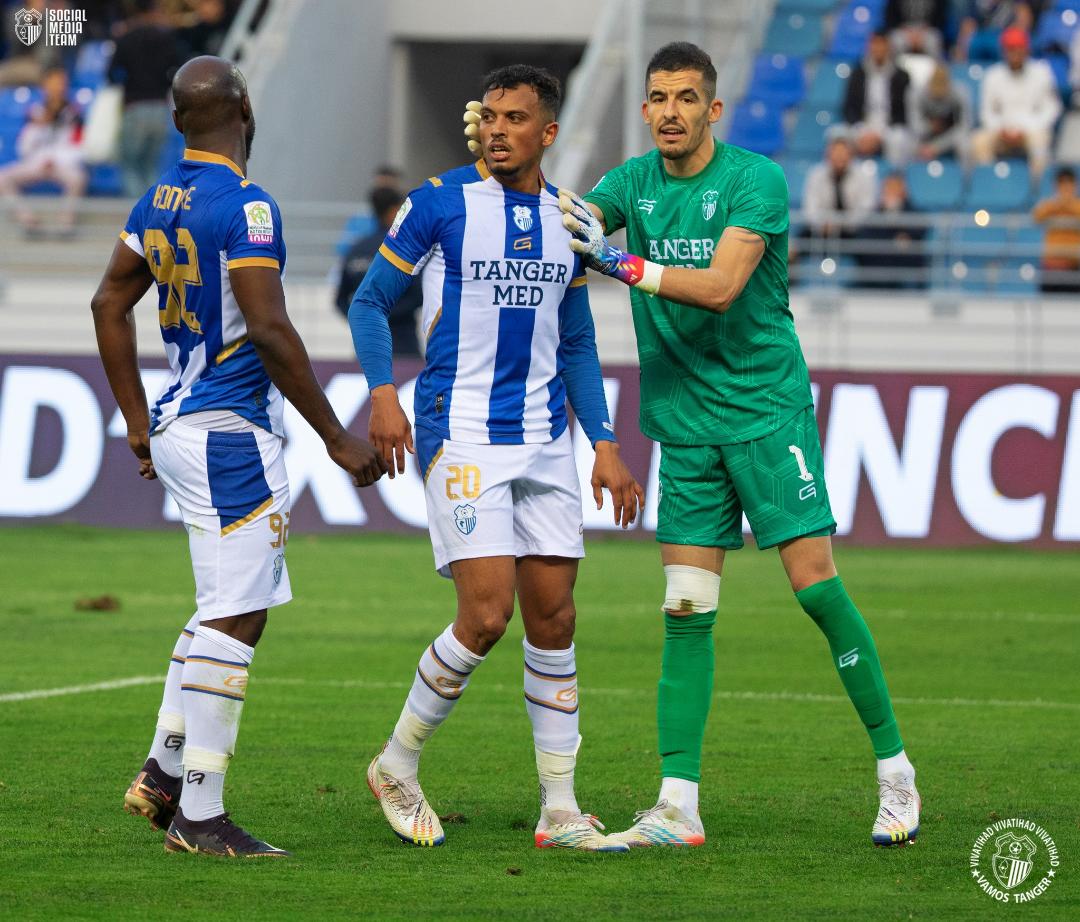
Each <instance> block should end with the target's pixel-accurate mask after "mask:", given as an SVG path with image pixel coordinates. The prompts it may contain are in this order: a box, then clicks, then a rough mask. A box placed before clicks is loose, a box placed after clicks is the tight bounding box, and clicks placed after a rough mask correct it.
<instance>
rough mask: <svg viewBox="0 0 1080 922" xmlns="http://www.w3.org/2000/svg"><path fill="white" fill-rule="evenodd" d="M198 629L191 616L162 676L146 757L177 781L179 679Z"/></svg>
mask: <svg viewBox="0 0 1080 922" xmlns="http://www.w3.org/2000/svg"><path fill="white" fill-rule="evenodd" d="M198 626H199V616H198V615H197V614H196V615H192V616H191V620H190V621H188V623H187V626H186V627H185V628H184V630H183V631H181V632H180V637H179V638H178V639H177V641H176V646H174V647H173V653H172V658H171V659H170V660H169V671H168V672H167V673H166V675H165V691H164V692H163V693H162V696H161V707H160V708H159V709H158V721H157V728H156V729H155V731H154V742H153V743H151V745H150V752H149V754H148V755H147V757H146V758H148V759H155V760H156V761H157V764H158V765H159V766H160V767H161V770H162V771H163V772H165V773H166V774H167V775H171V776H172V777H173V778H179V777H180V776H181V775H182V774H183V773H184V703H183V700H182V696H181V694H180V676H181V673H183V671H184V659H185V658H186V657H187V654H188V648H189V647H190V646H191V639H192V638H193V637H194V636H195V629H196V628H197V627H198Z"/></svg>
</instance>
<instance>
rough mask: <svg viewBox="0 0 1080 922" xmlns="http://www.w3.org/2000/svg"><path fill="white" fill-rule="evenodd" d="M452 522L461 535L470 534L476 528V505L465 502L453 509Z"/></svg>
mask: <svg viewBox="0 0 1080 922" xmlns="http://www.w3.org/2000/svg"><path fill="white" fill-rule="evenodd" d="M454 524H455V525H457V530H458V531H460V532H461V533H462V534H463V535H471V534H472V533H473V529H474V528H476V507H475V506H470V505H469V504H468V503H466V504H465V505H464V506H458V507H457V508H456V509H454Z"/></svg>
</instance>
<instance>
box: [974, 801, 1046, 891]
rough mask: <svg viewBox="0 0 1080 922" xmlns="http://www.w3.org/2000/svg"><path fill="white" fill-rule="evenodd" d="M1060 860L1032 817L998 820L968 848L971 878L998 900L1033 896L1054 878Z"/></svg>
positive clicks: (1044, 888) (1043, 889)
mask: <svg viewBox="0 0 1080 922" xmlns="http://www.w3.org/2000/svg"><path fill="white" fill-rule="evenodd" d="M1060 863H1061V862H1060V859H1059V858H1058V850H1057V846H1056V845H1055V844H1054V840H1053V839H1051V838H1050V834H1049V833H1048V832H1047V831H1046V830H1045V829H1043V828H1042V826H1039V825H1038V824H1037V823H1033V822H1031V820H1023V819H1009V820H998V821H997V822H996V823H994V824H993V825H991V826H987V827H986V829H984V830H983V831H982V832H981V833H979V837H978V838H977V839H976V840H975V845H974V847H973V848H972V849H971V859H970V866H971V876H972V878H973V879H974V881H975V883H976V884H978V886H979V889H980V890H982V891H983V893H985V894H986V895H987V896H989V897H991V898H992V899H994V900H996V901H997V902H999V903H1028V902H1030V901H1031V900H1033V899H1035V898H1036V897H1037V896H1039V895H1040V894H1042V893H1044V892H1045V891H1046V890H1047V889H1048V888H1049V887H1050V885H1051V884H1052V883H1053V882H1054V879H1055V878H1056V876H1057V869H1058V865H1059V864H1060Z"/></svg>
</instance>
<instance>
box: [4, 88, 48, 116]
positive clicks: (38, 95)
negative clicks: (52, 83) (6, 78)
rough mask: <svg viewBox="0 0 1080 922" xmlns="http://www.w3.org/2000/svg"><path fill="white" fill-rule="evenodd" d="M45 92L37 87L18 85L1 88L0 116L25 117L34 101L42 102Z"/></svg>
mask: <svg viewBox="0 0 1080 922" xmlns="http://www.w3.org/2000/svg"><path fill="white" fill-rule="evenodd" d="M43 97H44V94H43V93H42V92H41V90H40V89H38V88H37V87H29V86H16V87H11V88H9V89H6V90H0V118H5V117H9V118H20V119H25V118H26V113H27V112H29V111H30V107H31V106H32V105H34V103H37V102H41V100H42V98H43Z"/></svg>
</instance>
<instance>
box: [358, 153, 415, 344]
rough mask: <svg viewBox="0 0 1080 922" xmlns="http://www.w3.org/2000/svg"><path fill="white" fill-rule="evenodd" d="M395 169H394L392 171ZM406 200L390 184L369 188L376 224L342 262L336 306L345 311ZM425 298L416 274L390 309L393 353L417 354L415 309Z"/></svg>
mask: <svg viewBox="0 0 1080 922" xmlns="http://www.w3.org/2000/svg"><path fill="white" fill-rule="evenodd" d="M395 172H396V171H395ZM404 201H405V194H404V193H403V192H401V191H400V190H399V189H396V188H394V187H392V186H385V185H384V186H376V187H374V188H373V189H372V190H371V194H370V202H371V211H372V214H374V215H375V217H376V219H377V221H378V225H377V228H376V230H375V231H374V232H373V233H371V234H368V235H367V236H366V237H364V238H363V239H361V240H358V241H357V242H356V243H354V244H353V245H352V247H351V249H350V250H349V252H348V254H347V255H346V256H345V259H344V261H343V262H342V264H341V284H340V285H338V292H337V308H338V310H339V311H341V313H342V314H345V315H348V313H349V305H350V304H352V300H353V295H354V294H356V289H357V288H359V287H360V283H361V282H362V281H363V280H364V276H365V275H366V274H367V271H368V268H369V267H370V266H371V261H372V260H373V259H374V258H375V254H376V253H378V252H379V247H380V246H382V242H383V238H384V237H385V236H386V232H387V231H388V230H389V229H390V226H391V225H392V224H393V223H394V217H395V216H396V215H397V213H398V209H399V208H401V204H402V202H404ZM423 300H424V295H423V290H422V289H421V286H420V277H419V276H415V277H414V278H413V280H412V284H411V285H410V286H409V287H408V288H407V289H406V291H405V294H403V295H402V296H401V298H400V299H399V300H398V302H397V304H395V305H394V307H393V309H392V310H391V311H390V337H391V340H392V341H393V350H394V355H395V356H398V355H401V356H416V357H419V355H420V344H419V341H418V338H417V335H416V311H417V310H418V309H419V307H420V305H421V304H422V302H423Z"/></svg>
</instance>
